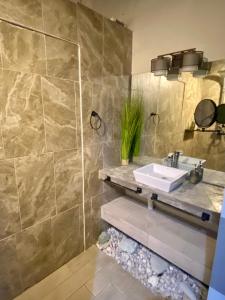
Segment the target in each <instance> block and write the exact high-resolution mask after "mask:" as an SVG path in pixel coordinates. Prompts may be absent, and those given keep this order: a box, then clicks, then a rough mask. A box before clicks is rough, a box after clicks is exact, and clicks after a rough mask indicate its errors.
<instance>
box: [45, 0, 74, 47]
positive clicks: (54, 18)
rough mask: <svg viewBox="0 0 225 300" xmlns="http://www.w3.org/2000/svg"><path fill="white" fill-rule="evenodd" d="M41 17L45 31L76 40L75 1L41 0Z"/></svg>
mask: <svg viewBox="0 0 225 300" xmlns="http://www.w3.org/2000/svg"><path fill="white" fill-rule="evenodd" d="M43 18H44V29H45V31H46V32H48V33H50V34H53V35H56V36H59V37H62V38H64V39H67V40H71V41H74V42H76V41H77V24H76V4H75V3H73V2H72V1H69V0H48V1H43Z"/></svg>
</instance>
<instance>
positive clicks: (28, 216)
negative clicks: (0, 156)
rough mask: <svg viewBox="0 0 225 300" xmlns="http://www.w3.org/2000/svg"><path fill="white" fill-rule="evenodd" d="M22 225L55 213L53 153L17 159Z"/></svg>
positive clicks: (35, 221)
mask: <svg viewBox="0 0 225 300" xmlns="http://www.w3.org/2000/svg"><path fill="white" fill-rule="evenodd" d="M15 167H16V176H17V185H18V193H19V202H20V212H21V222H22V227H23V228H26V227H28V226H31V225H34V224H35V223H37V222H41V221H42V220H44V219H47V218H48V217H50V216H52V215H54V214H55V188H54V169H53V155H52V153H48V154H43V155H40V156H31V157H22V158H18V159H16V161H15Z"/></svg>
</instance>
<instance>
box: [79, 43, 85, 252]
mask: <svg viewBox="0 0 225 300" xmlns="http://www.w3.org/2000/svg"><path fill="white" fill-rule="evenodd" d="M78 77H79V94H80V95H79V98H80V132H81V166H82V209H83V238H84V240H83V242H84V250H85V249H86V234H85V232H86V222H85V203H84V137H83V103H82V90H81V89H82V83H81V47H80V45H78Z"/></svg>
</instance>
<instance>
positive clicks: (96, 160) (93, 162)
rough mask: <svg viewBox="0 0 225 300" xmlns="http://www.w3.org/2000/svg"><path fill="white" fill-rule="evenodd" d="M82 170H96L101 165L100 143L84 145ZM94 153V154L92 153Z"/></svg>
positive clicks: (101, 152) (101, 151) (101, 150)
mask: <svg viewBox="0 0 225 300" xmlns="http://www.w3.org/2000/svg"><path fill="white" fill-rule="evenodd" d="M83 151H84V171H85V172H87V173H88V172H90V171H93V170H95V171H97V170H99V169H101V168H102V167H103V149H102V145H101V144H93V145H91V146H89V147H84V150H83ZM93 154H94V155H93Z"/></svg>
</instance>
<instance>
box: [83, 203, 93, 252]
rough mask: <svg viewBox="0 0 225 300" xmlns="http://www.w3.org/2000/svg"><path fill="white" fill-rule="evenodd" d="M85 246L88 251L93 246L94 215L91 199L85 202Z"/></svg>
mask: <svg viewBox="0 0 225 300" xmlns="http://www.w3.org/2000/svg"><path fill="white" fill-rule="evenodd" d="M84 208H85V244H86V249H88V248H89V247H90V246H92V245H93V243H94V239H93V232H94V231H93V229H94V227H93V222H92V221H93V213H92V207H91V199H89V200H88V201H86V202H85V207H84Z"/></svg>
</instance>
